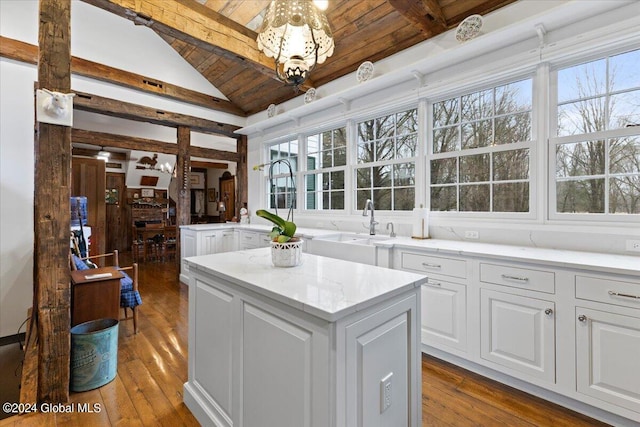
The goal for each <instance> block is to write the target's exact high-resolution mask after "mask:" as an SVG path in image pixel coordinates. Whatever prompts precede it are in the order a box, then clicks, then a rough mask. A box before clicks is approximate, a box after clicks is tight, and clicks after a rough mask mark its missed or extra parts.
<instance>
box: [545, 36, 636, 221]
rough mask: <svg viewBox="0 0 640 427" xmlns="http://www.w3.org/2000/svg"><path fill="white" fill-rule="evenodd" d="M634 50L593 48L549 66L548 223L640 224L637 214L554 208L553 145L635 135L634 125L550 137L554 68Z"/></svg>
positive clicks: (554, 100)
mask: <svg viewBox="0 0 640 427" xmlns="http://www.w3.org/2000/svg"><path fill="white" fill-rule="evenodd" d="M635 49H638V46H635V47H631V46H628V45H623V46H622V47H620V46H617V45H616V48H615V49H608V50H607V49H604V48H600V49H597V50H596V52H593V51H592V52H588V53H586V54H583V55H581V56H575V55H574V56H572V60H571V61H568V60H566V59H564V60H562V61H558V62H557V63H556V64H553V67H550V70H549V73H548V79H549V82H548V86H549V91H548V96H549V109H548V115H547V120H548V122H549V124H548V126H547V128H548V132H549V135H548V139H547V141H548V142H547V144H546V151H547V160H548V165H549V167H548V170H547V172H548V173H547V189H548V191H547V197H546V199H547V203H548V207H547V209H548V211H547V215H548V219H549V223H551V224H553V223H554V222H555V223H566V222H567V221H571V222H580V223H587V222H592V223H596V224H600V223H602V224H605V223H609V224H616V225H619V224H625V223H626V224H628V223H640V214H611V213H602V214H601V213H564V212H558V209H557V186H556V166H557V164H556V146H557V145H560V144H566V143H572V142H584V141H587V140H594V139H607V138H612V137H619V136H633V135H637V134H638V132H639V130H638V128H637V127H630V128H621V129H612V130H607V131H601V132H592V133H588V134H584V133H583V134H577V135H566V136H552V135H557V133H558V119H557V117H558V70H560V69H563V68H566V67H571V66H573V65H578V64H582V63H586V62H591V61H596V60H599V59H602V58H604V57H608V56H615V55H618V54H620V53H624V52H628V51H630V50H635ZM605 154H606V159H607V160H606V162H607V164H608V162H609V154H608V153H605ZM605 175H608V172H607V171H605ZM607 180H608V178H607ZM608 200H609V196H608V194H605V203H607V202H608Z"/></svg>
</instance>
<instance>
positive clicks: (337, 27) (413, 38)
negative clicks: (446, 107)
mask: <svg viewBox="0 0 640 427" xmlns="http://www.w3.org/2000/svg"><path fill="white" fill-rule="evenodd" d="M84 1H85V2H87V3H90V4H93V5H95V6H98V7H101V8H103V9H106V10H109V11H111V12H113V13H116V14H118V15H121V16H123V17H125V18H127V19H130V20H132V21H133V22H135V23H136V24H139V25H146V26H148V27H150V28H151V29H153V30H154V31H155V32H156V33H158V35H159V36H160V37H162V38H163V39H164V40H165V41H166V42H167V43H169V44H170V45H171V46H172V47H173V48H174V49H175V50H176V51H177V52H178V53H179V54H180V55H181V56H182V57H183V58H184V59H185V60H186V61H188V62H189V63H190V64H191V65H192V66H193V67H194V68H195V69H196V70H198V71H199V72H200V73H201V74H202V75H203V76H204V77H205V78H206V79H207V80H208V81H209V82H211V84H212V85H213V86H215V87H216V88H218V89H219V90H220V91H221V92H222V93H223V94H224V95H225V96H226V98H227V99H228V101H230V102H225V101H223V100H220V110H224V111H228V112H233V113H234V114H241V115H251V114H254V113H257V112H260V111H263V110H265V109H267V107H268V106H269V105H270V104H276V105H277V104H280V103H282V102H284V101H287V100H289V99H291V98H293V97H295V96H298V95H299V94H296V93H295V92H294V90H293V88H292V87H290V86H285V85H284V84H283V83H282V82H280V81H279V80H277V79H276V78H275V72H274V64H273V60H272V59H271V58H267V57H266V56H265V55H264V54H263V53H262V52H260V51H258V48H257V43H256V37H257V33H256V32H255V30H256V28H258V27H259V25H260V24H261V23H262V16H263V15H264V12H265V9H266V8H267V6H268V5H269V3H270V1H269V0H198V1H196V0H173V1H167V0H84ZM514 1H515V0H329V7H328V8H327V10H326V15H327V19H328V20H329V23H330V25H331V28H332V31H333V35H334V39H335V51H334V54H333V55H332V56H331V57H330V58H329V59H327V61H326V62H325V63H323V64H320V65H318V66H317V67H316V68H315V69H314V70H313V72H312V73H311V76H310V81H309V80H308V81H307V83H306V84H305V88H308V87H319V86H321V85H323V84H325V83H327V82H330V81H332V80H334V79H337V78H339V77H341V76H344V75H346V74H349V73H351V72H353V71H355V70H357V68H358V67H359V65H360V64H361V63H362V62H364V61H371V62H374V63H375V62H376V61H379V60H381V59H383V58H386V57H388V56H390V55H393V54H395V53H397V52H399V51H401V50H403V49H406V48H408V47H411V46H413V45H415V44H417V43H420V42H422V41H424V40H427V39H429V38H430V37H433V36H435V35H438V34H440V33H442V32H445V31H447V30H449V29H452V28H455V27H456V26H457V25H458V24H459V23H460V22H461V21H462V20H463V19H465V18H466V17H468V16H470V15H473V14H480V15H485V14H487V13H489V12H491V11H494V10H496V9H498V8H500V7H503V6H505V5H507V4H509V3H512V2H514ZM305 88H303V90H304V89H305Z"/></svg>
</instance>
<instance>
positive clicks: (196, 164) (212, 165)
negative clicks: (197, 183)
mask: <svg viewBox="0 0 640 427" xmlns="http://www.w3.org/2000/svg"><path fill="white" fill-rule="evenodd" d="M191 167H192V168H203V169H229V164H228V163H217V162H203V161H202V160H191Z"/></svg>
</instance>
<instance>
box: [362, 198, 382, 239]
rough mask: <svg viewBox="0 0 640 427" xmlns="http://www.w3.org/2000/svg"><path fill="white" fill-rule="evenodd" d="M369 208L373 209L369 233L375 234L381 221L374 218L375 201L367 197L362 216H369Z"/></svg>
mask: <svg viewBox="0 0 640 427" xmlns="http://www.w3.org/2000/svg"><path fill="white" fill-rule="evenodd" d="M367 210H370V211H371V220H370V221H369V234H370V235H372V236H373V235H374V234H376V225H378V224H379V222H378V221H376V220H375V219H374V218H373V213H374V210H373V202H372V201H371V199H367V201H366V202H364V210H363V211H362V216H367Z"/></svg>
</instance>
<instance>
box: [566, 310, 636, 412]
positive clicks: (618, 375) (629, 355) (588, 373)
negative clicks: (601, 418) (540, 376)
mask: <svg viewBox="0 0 640 427" xmlns="http://www.w3.org/2000/svg"><path fill="white" fill-rule="evenodd" d="M576 356H577V357H576V362H577V380H578V392H579V393H583V394H585V395H588V396H591V397H595V398H596V399H599V400H602V401H605V402H609V403H612V404H614V405H618V406H621V407H623V408H627V409H630V410H632V411H635V412H637V413H640V366H639V363H640V318H639V317H631V316H622V315H619V314H612V313H606V312H603V311H597V310H591V309H587V308H583V307H576Z"/></svg>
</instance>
